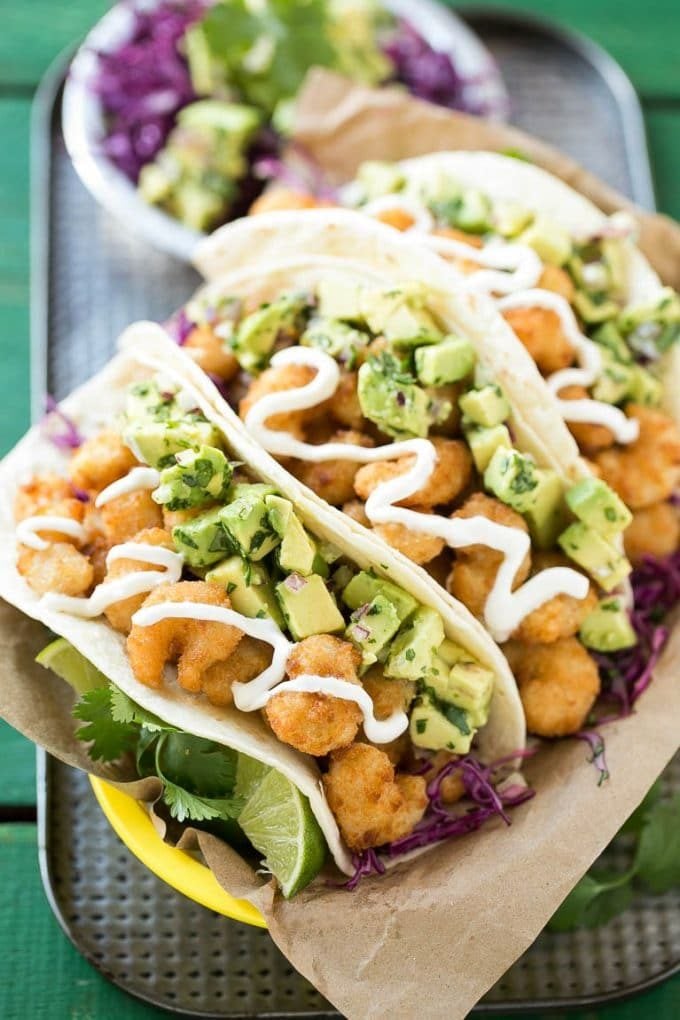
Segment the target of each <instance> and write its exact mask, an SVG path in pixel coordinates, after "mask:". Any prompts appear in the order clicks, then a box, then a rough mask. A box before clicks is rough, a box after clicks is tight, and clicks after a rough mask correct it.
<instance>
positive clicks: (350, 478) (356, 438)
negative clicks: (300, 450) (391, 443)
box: [289, 430, 373, 506]
mask: <svg viewBox="0 0 680 1020" xmlns="http://www.w3.org/2000/svg"><path fill="white" fill-rule="evenodd" d="M328 441H329V442H330V443H351V444H353V445H355V446H365V447H371V446H373V440H372V439H370V438H369V437H368V436H365V435H363V434H362V433H361V432H353V431H351V430H350V431H346V432H345V431H341V432H336V433H334V434H333V435H332V436H331V437H330V439H329V440H328ZM289 470H290V471H291V473H292V474H294V475H295V477H296V478H298V479H299V480H300V481H301V482H302V483H303V485H307V486H308V487H309V488H310V489H312V490H313V491H314V492H315V493H316V494H317V496H320V497H321V499H325V501H326V502H327V503H330V504H331V505H332V506H341V505H342V504H343V503H347V502H348V501H349V500H351V499H352V497H353V495H354V479H355V477H356V474H357V470H358V465H357V463H356V461H353V460H324V461H321V462H320V463H319V464H315V463H313V462H312V461H306V460H295V461H292V462H291V464H290V466H289Z"/></svg>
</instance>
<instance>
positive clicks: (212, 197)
mask: <svg viewBox="0 0 680 1020" xmlns="http://www.w3.org/2000/svg"><path fill="white" fill-rule="evenodd" d="M171 205H172V211H173V213H174V215H175V217H176V218H177V219H178V220H180V222H181V223H185V224H186V226H187V227H191V229H192V230H198V231H199V232H201V233H203V232H205V231H207V230H209V229H210V227H211V226H212V225H213V223H215V221H216V220H218V219H219V217H220V214H221V213H222V210H223V209H224V207H225V196H224V195H223V194H219V193H218V192H216V191H211V190H210V189H209V188H206V187H205V185H203V184H201V183H200V182H199V181H191V180H183V181H181V182H180V183H179V184H177V185H175V187H174V188H173V191H172V196H171Z"/></svg>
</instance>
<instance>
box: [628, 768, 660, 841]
mask: <svg viewBox="0 0 680 1020" xmlns="http://www.w3.org/2000/svg"><path fill="white" fill-rule="evenodd" d="M660 796H661V783H660V782H659V780H658V779H657V781H656V782H655V783H654V786H652V787H651V788H650V790H649V791H648V793H647V795H646V796H645V798H644V799H643V800H642V802H641V803H640V804H638V806H637V807H636V808H635V811H633V813H632V815H631V816H630V817H629V819H628V821H627V822H626V823H625V824H624V825H623V826H622V827H621V830H620V835H623V834H627V835H631V834H632V835H635V836H638V835H639V834H640V832H641V831H642V829H643V828H644V827H645V825H646V823H647V817H648V815H649V812H650V811H651V810H652V809H653V807H654V805H655V804H656V803H657V801H658V800H659V798H660Z"/></svg>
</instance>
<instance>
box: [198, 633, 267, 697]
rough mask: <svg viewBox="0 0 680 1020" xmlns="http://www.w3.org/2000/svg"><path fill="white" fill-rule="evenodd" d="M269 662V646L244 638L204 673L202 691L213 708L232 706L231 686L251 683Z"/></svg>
mask: <svg viewBox="0 0 680 1020" xmlns="http://www.w3.org/2000/svg"><path fill="white" fill-rule="evenodd" d="M271 661H272V648H271V645H268V644H266V642H264V641H256V640H255V638H252V637H250V635H248V634H244V635H243V638H242V639H241V640H240V641H239V643H238V645H237V646H236V648H235V649H234V651H233V652H232V653H231V655H230V656H229V658H228V659H225V660H224V662H216V663H214V664H213V665H212V666H208V668H207V669H206V670H205V671H204V673H203V676H202V677H201V690H202V691H203V693H204V694H205V696H206V698H207V699H208V701H210V702H211V703H212V704H213V705H231V703H232V701H233V700H234V697H233V694H232V692H231V688H232V684H234V683H242V684H244V683H248V681H249V680H254V679H255V677H256V676H259V675H260V673H263V672H264V670H265V669H266V668H267V666H269V664H270V662H271Z"/></svg>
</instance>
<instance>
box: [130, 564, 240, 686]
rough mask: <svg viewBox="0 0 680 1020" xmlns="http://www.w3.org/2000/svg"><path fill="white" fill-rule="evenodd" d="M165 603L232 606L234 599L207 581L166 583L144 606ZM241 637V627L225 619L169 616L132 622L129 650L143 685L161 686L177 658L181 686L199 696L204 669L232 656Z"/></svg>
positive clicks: (133, 666)
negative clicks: (146, 623)
mask: <svg viewBox="0 0 680 1020" xmlns="http://www.w3.org/2000/svg"><path fill="white" fill-rule="evenodd" d="M162 602H195V603H198V604H199V605H200V604H205V605H209V606H223V607H224V608H225V609H230V608H231V600H230V599H229V597H228V596H227V594H226V592H225V591H224V589H223V588H222V587H220V585H217V584H208V583H207V582H206V581H178V582H177V583H176V584H161V585H159V587H158V588H155V589H154V590H153V591H152V592H151V593H150V594H149V595H147V597H146V599H145V600H144V603H143V605H144V607H147V606H157V605H160V604H161V603H162ZM241 637H242V631H240V630H238V628H237V627H231V626H229V625H227V624H224V623H213V622H212V621H209V620H192V619H184V620H181V619H179V620H174V619H171V618H167V619H164V620H160V621H159V622H158V623H154V624H152V625H151V626H150V627H141V626H139V625H138V624H133V626H132V630H131V631H130V635H129V637H128V639H127V650H128V655H129V657H130V665H131V666H132V670H133V672H134V674H135V676H136V677H137V679H138V680H139V682H140V683H142V684H146V685H147V687H155V688H161V687H162V686H163V683H164V677H163V671H164V669H165V664H166V663H167V662H175V663H177V681H178V683H179V685H180V687H183V688H184V689H185V690H186V691H191V692H192V693H193V694H198V693H199V691H200V690H201V683H202V678H203V674H204V673H205V671H206V670H207V669H208V668H209V667H210V666H212V665H213V663H215V662H223V661H224V660H225V659H228V658H229V656H230V655H231V654H232V652H233V651H234V649H235V648H236V646H237V644H238V643H239V641H240V640H241Z"/></svg>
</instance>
